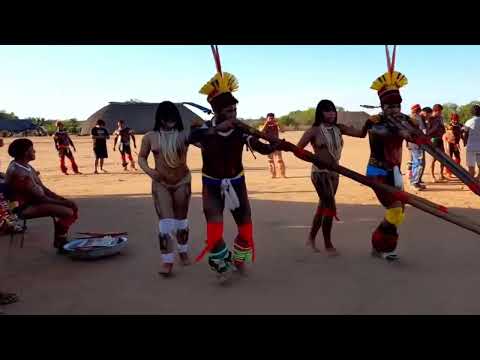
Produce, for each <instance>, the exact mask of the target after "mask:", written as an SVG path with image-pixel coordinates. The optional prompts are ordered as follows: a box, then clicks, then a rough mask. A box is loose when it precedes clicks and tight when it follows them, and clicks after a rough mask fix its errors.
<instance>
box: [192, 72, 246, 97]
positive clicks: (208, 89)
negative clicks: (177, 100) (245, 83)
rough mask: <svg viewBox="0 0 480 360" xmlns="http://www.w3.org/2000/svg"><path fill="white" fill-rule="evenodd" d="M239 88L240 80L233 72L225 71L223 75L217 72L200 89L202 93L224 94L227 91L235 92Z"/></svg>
mask: <svg viewBox="0 0 480 360" xmlns="http://www.w3.org/2000/svg"><path fill="white" fill-rule="evenodd" d="M237 90H238V81H237V79H236V78H235V76H234V75H233V74H230V73H227V72H224V73H223V76H221V75H220V73H216V74H215V76H214V77H213V78H211V79H210V80H209V81H208V82H207V83H206V84H205V85H203V86H202V88H201V89H200V94H205V95H211V94H212V93H216V94H223V93H226V92H234V91H237Z"/></svg>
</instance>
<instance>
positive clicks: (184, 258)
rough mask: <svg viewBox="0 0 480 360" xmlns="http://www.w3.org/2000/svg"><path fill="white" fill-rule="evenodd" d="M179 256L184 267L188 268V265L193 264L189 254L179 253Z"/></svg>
mask: <svg viewBox="0 0 480 360" xmlns="http://www.w3.org/2000/svg"><path fill="white" fill-rule="evenodd" d="M178 256H179V257H180V263H181V264H182V265H183V266H188V265H191V264H192V262H191V261H190V258H189V257H188V254H187V253H179V254H178Z"/></svg>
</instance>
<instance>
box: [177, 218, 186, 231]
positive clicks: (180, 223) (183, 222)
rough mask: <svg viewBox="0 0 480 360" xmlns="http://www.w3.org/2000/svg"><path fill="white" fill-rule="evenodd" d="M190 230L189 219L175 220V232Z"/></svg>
mask: <svg viewBox="0 0 480 360" xmlns="http://www.w3.org/2000/svg"><path fill="white" fill-rule="evenodd" d="M186 229H188V219H183V220H175V230H177V231H178V230H186Z"/></svg>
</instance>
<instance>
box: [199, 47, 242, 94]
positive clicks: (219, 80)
mask: <svg viewBox="0 0 480 360" xmlns="http://www.w3.org/2000/svg"><path fill="white" fill-rule="evenodd" d="M211 48H212V52H213V58H214V60H215V65H216V68H217V73H216V74H215V76H214V77H212V78H211V79H210V80H209V81H208V82H207V83H206V84H205V85H203V86H202V88H201V89H200V94H205V95H207V96H208V98H207V100H210V99H212V98H214V97H215V96H217V95H220V94H224V93H227V92H234V91H237V90H238V80H237V78H236V77H235V76H234V75H233V74H230V73H227V72H222V67H221V63H220V53H219V52H218V46H216V45H211Z"/></svg>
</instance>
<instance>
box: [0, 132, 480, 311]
mask: <svg viewBox="0 0 480 360" xmlns="http://www.w3.org/2000/svg"><path fill="white" fill-rule="evenodd" d="M284 135H285V137H286V139H287V140H290V141H293V142H296V141H297V140H298V139H299V137H300V135H301V133H300V132H289V133H285V134H284ZM5 140H6V141H5V143H6V144H5V147H4V148H3V149H2V150H1V154H0V160H1V165H2V169H3V170H4V169H5V167H6V166H7V164H8V162H9V157H8V155H7V152H6V148H7V147H8V144H9V143H10V142H11V139H5ZM32 140H33V141H34V143H35V147H36V150H37V160H36V161H34V162H33V163H32V165H33V166H34V167H36V169H37V170H39V171H40V172H41V177H42V179H43V181H44V182H45V183H46V184H47V186H49V187H51V188H52V189H53V190H54V191H56V192H58V193H60V194H62V195H64V196H68V197H71V198H73V199H74V200H75V201H77V202H78V204H79V208H80V219H79V221H78V222H77V223H76V224H75V225H74V226H73V228H72V230H73V232H75V231H128V232H129V245H128V247H127V248H126V249H125V251H124V252H123V253H122V254H120V255H118V256H115V257H111V258H108V259H103V260H98V261H94V262H81V261H72V260H71V259H69V258H66V257H62V256H59V255H56V254H55V252H54V250H53V248H52V236H53V226H52V223H51V220H50V219H38V220H31V221H30V222H29V230H28V233H27V235H26V238H25V246H24V248H23V249H21V248H19V240H20V237H17V238H16V239H15V242H14V245H13V247H11V248H10V247H9V237H1V238H0V257H1V260H0V290H2V291H12V292H17V294H18V295H19V296H20V297H21V301H20V302H19V303H16V304H13V305H9V306H5V307H3V308H1V307H0V310H1V311H4V312H6V313H8V314H419V313H421V314H479V313H480V301H479V300H480V291H479V290H478V289H477V288H476V287H477V285H478V283H479V282H480V262H479V261H478V259H479V256H478V255H479V254H480V238H479V237H478V236H477V235H475V234H473V233H471V232H469V231H467V230H463V229H461V228H458V227H456V226H454V225H452V224H450V223H447V222H444V221H442V220H440V219H437V218H435V217H433V216H431V215H429V214H426V213H422V212H420V211H418V210H416V209H414V208H411V207H408V208H407V217H406V220H405V223H404V224H403V225H402V226H401V227H400V243H399V248H398V251H399V254H400V255H401V260H400V261H399V262H398V263H394V264H390V263H386V262H384V261H383V260H379V259H375V258H372V257H371V256H370V234H371V232H372V231H373V229H374V228H375V227H376V226H377V224H378V223H379V221H380V220H381V219H382V217H383V214H384V210H383V209H382V208H381V207H380V206H379V205H378V204H377V202H376V198H375V196H374V193H373V192H372V191H371V190H370V189H369V188H367V187H365V186H362V185H359V184H357V183H355V182H353V181H351V180H349V179H347V178H343V177H342V178H341V181H340V188H339V191H338V195H337V202H338V215H339V217H340V221H339V222H335V224H334V237H333V241H334V244H335V245H336V246H337V249H338V250H339V251H340V253H341V256H339V257H336V258H330V257H327V256H326V255H325V253H318V254H317V253H312V252H311V251H310V250H309V249H308V248H306V247H305V240H306V239H307V234H308V230H309V226H310V222H311V219H312V216H313V213H314V211H315V208H316V203H317V195H316V193H315V191H314V188H313V186H312V184H311V182H310V166H309V164H307V163H303V162H302V161H300V160H297V159H296V158H294V157H293V156H292V155H291V154H284V158H285V162H286V164H287V175H288V176H289V178H288V179H277V180H272V179H270V176H269V173H268V170H267V162H266V158H265V157H263V156H262V155H260V154H257V155H256V156H257V159H254V158H253V157H252V155H251V154H250V153H245V154H244V164H245V166H246V177H247V185H248V188H249V190H250V198H251V204H252V211H253V221H254V235H255V240H256V246H257V261H256V262H255V264H254V265H253V266H251V269H250V273H249V277H248V278H242V279H240V278H239V279H235V281H233V283H232V284H230V285H228V286H220V285H219V284H218V283H217V281H216V279H215V276H214V274H213V273H212V272H211V271H210V270H209V268H208V265H207V264H206V261H205V260H204V261H202V262H201V263H199V264H195V265H192V266H190V267H185V268H182V267H181V266H180V265H178V266H176V268H175V270H176V276H175V277H173V278H171V279H163V278H160V277H159V276H158V274H157V271H158V270H159V265H160V256H159V250H158V243H157V228H158V220H157V219H156V215H155V212H154V210H153V202H152V200H151V196H150V186H151V185H150V184H151V182H150V179H149V178H148V177H147V176H146V175H145V174H143V173H141V172H138V173H132V172H129V173H124V172H123V170H122V168H121V165H120V155H119V153H118V152H115V153H114V152H113V151H112V150H111V148H112V146H113V142H112V141H110V143H109V156H110V158H109V159H108V161H107V162H106V166H105V168H106V169H107V170H108V171H109V173H108V174H99V175H93V161H94V160H93V153H92V145H91V140H90V139H89V138H88V137H79V138H74V141H75V143H76V146H77V149H78V152H77V153H76V158H77V160H78V163H79V166H80V170H81V171H82V172H83V173H84V175H77V176H74V175H70V176H65V175H62V174H61V173H60V170H59V165H58V157H57V154H56V152H55V149H54V146H53V140H52V138H32ZM138 143H140V139H138ZM368 155H369V150H368V140H367V139H352V138H347V137H346V138H345V148H344V153H343V157H342V165H344V166H347V167H349V168H351V169H353V170H356V171H358V172H361V173H364V172H365V164H366V161H367V158H368ZM462 156H463V157H464V151H463V150H462ZM406 159H407V152H406V151H405V152H404V163H405V162H406ZM429 162H430V158H429V157H428V159H427V166H428V165H429ZM189 165H190V168H191V169H192V173H193V182H192V191H193V197H192V202H191V207H190V213H189V221H190V225H191V237H190V239H191V240H190V243H191V245H192V255H196V254H198V253H199V251H200V249H201V248H202V246H203V243H204V240H205V220H204V217H203V212H202V204H201V179H200V176H201V174H200V169H201V157H200V151H199V149H197V148H195V147H192V148H191V150H190V153H189ZM437 166H438V165H437ZM405 168H406V166H404V169H403V170H404V172H406V170H405ZM428 173H429V170H427V172H426V174H425V176H424V180H425V181H426V182H427V186H428V191H425V192H422V193H420V195H421V196H424V197H426V198H428V199H429V200H432V201H434V202H437V203H441V204H443V205H445V206H448V207H449V208H450V209H451V210H452V211H457V212H459V213H461V214H464V215H467V216H469V217H470V218H472V219H478V217H479V215H480V211H479V210H478V209H479V208H480V198H479V197H477V196H475V195H474V194H472V193H471V192H469V190H466V189H462V186H461V184H459V183H458V182H457V181H451V182H449V183H443V184H430V183H429V182H430V181H431V177H430V175H428ZM405 180H406V177H405ZM406 189H407V191H411V189H409V187H408V186H407V187H406ZM235 230H236V229H235V226H234V223H233V221H232V219H231V216H230V215H229V214H228V213H226V230H225V232H226V236H225V238H226V240H227V241H228V242H230V243H231V241H232V240H233V238H234V236H235V232H236V231H235ZM322 241H323V240H322V238H321V234H320V236H319V238H318V239H317V242H318V244H319V245H322Z"/></svg>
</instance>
